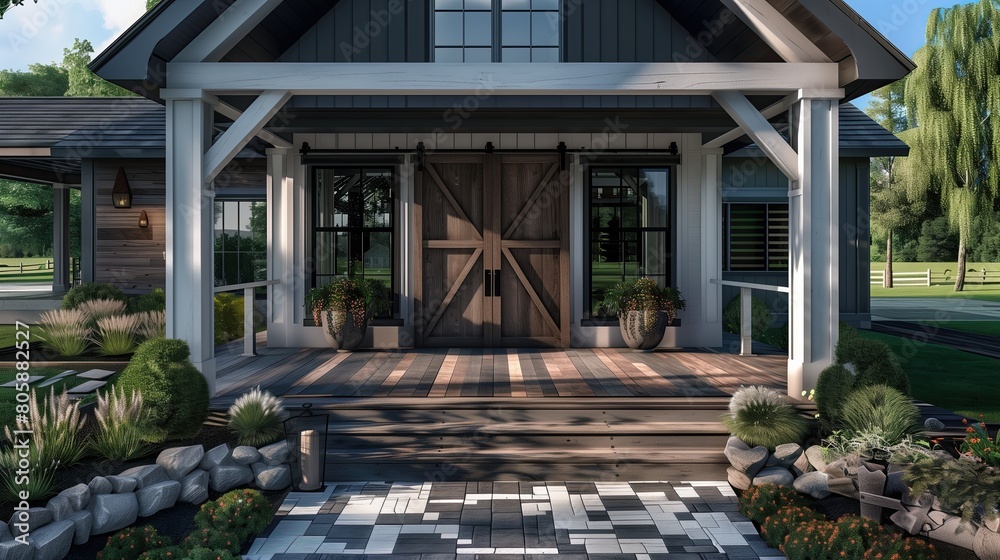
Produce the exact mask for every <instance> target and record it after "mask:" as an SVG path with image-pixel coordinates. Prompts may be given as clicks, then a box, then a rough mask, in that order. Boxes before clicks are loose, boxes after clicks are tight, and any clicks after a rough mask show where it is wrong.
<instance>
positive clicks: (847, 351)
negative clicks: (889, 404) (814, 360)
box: [836, 336, 910, 395]
mask: <svg viewBox="0 0 1000 560" xmlns="http://www.w3.org/2000/svg"><path fill="white" fill-rule="evenodd" d="M836 358H837V363H838V364H854V367H855V368H856V369H857V372H858V377H857V381H856V382H855V388H858V387H864V386H867V385H876V384H881V385H888V386H890V387H892V388H894V389H897V390H898V391H900V392H902V393H904V394H907V395H908V394H909V393H910V383H909V380H908V379H907V378H906V373H905V372H903V369H902V368H901V367H900V366H899V363H898V362H897V361H896V356H895V355H894V354H893V353H892V348H890V347H889V345H888V344H886V343H884V342H882V341H881V340H871V339H868V338H862V337H860V336H858V337H848V338H847V339H844V340H841V341H840V342H839V343H838V344H837V349H836Z"/></svg>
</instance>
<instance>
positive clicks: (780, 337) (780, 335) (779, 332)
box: [760, 323, 788, 352]
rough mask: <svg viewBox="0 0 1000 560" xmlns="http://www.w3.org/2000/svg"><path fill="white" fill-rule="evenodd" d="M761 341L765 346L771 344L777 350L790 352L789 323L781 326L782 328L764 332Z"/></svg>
mask: <svg viewBox="0 0 1000 560" xmlns="http://www.w3.org/2000/svg"><path fill="white" fill-rule="evenodd" d="M760 341H761V342H763V343H764V344H770V345H771V346H774V347H775V348H781V349H782V350H784V351H786V352H787V351H788V323H785V324H784V325H781V326H780V327H777V328H773V329H767V330H766V331H764V334H763V336H761V337H760Z"/></svg>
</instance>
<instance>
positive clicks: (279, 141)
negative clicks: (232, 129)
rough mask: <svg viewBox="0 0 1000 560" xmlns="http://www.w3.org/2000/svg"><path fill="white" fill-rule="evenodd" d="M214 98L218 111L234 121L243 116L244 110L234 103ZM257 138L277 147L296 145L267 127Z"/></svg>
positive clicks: (214, 104) (216, 110)
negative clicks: (230, 103) (269, 130)
mask: <svg viewBox="0 0 1000 560" xmlns="http://www.w3.org/2000/svg"><path fill="white" fill-rule="evenodd" d="M213 98H214V101H213V102H212V106H213V107H215V112H216V113H219V114H220V115H222V116H223V117H226V118H227V119H232V120H233V121H236V120H238V119H239V118H240V117H241V116H243V111H240V110H239V109H237V108H236V107H233V106H232V105H229V104H228V103H224V102H223V101H222V100H221V99H219V98H218V97H214V96H213ZM257 138H260V139H261V140H263V141H265V142H267V143H268V144H270V145H272V146H274V147H275V148H292V147H294V146H292V143H291V142H289V141H288V140H285V139H284V138H282V137H280V136H278V135H277V134H272V133H271V132H268V131H267V130H265V129H261V130H260V132H258V133H257Z"/></svg>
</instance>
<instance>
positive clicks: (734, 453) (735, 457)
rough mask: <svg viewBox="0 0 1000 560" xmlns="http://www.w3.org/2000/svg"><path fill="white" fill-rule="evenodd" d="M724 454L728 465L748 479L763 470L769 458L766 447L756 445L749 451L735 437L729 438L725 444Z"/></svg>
mask: <svg viewBox="0 0 1000 560" xmlns="http://www.w3.org/2000/svg"><path fill="white" fill-rule="evenodd" d="M725 454H726V458H727V459H729V463H730V464H731V465H732V466H733V467H734V468H736V470H738V471H740V472H742V473H743V474H745V475H747V476H748V477H750V478H753V477H754V476H756V475H757V473H758V472H760V470H761V469H762V468H764V465H765V464H766V463H767V459H768V457H769V456H770V454H769V453H768V452H767V448H766V447H762V446H759V445H758V446H757V447H754V448H753V449H751V448H750V446H749V445H747V444H746V443H745V442H744V441H743V440H741V439H740V438H738V437H736V436H733V437H730V438H729V441H727V442H726V449H725Z"/></svg>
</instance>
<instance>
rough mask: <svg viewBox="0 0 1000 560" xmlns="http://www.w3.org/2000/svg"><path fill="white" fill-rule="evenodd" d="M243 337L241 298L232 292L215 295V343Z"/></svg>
mask: <svg viewBox="0 0 1000 560" xmlns="http://www.w3.org/2000/svg"><path fill="white" fill-rule="evenodd" d="M242 337H243V298H240V297H236V296H235V295H233V294H216V295H215V343H216V344H222V343H224V342H229V341H230V340H236V339H237V338H242Z"/></svg>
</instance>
